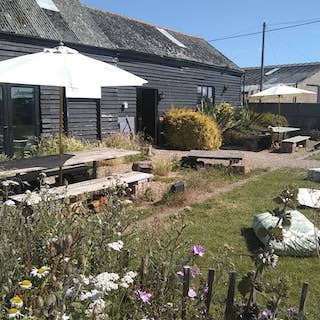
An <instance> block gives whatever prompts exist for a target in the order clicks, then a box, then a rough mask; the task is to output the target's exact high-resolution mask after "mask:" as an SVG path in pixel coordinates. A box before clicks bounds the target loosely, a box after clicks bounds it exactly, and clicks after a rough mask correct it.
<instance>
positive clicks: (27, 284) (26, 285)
mask: <svg viewBox="0 0 320 320" xmlns="http://www.w3.org/2000/svg"><path fill="white" fill-rule="evenodd" d="M19 284H20V287H21V289H25V290H27V289H31V288H32V282H31V281H30V280H23V281H21V282H19Z"/></svg>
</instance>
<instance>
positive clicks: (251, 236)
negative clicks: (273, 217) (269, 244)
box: [241, 228, 263, 253]
mask: <svg viewBox="0 0 320 320" xmlns="http://www.w3.org/2000/svg"><path fill="white" fill-rule="evenodd" d="M241 235H242V236H243V237H244V238H245V240H246V244H247V248H248V250H249V251H250V252H251V253H254V252H257V251H258V250H259V249H260V248H262V247H263V243H262V242H261V241H260V240H259V239H258V238H257V237H256V235H255V233H254V231H253V228H241Z"/></svg>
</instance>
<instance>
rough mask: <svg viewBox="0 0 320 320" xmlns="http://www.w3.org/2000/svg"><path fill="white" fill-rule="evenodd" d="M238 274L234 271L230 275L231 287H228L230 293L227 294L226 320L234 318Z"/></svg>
mask: <svg viewBox="0 0 320 320" xmlns="http://www.w3.org/2000/svg"><path fill="white" fill-rule="evenodd" d="M236 276H237V273H236V272H235V271H232V272H231V273H230V276H229V287H228V295H227V301H226V311H225V317H224V318H225V320H230V319H232V318H231V317H232V313H233V302H234V293H235V287H236Z"/></svg>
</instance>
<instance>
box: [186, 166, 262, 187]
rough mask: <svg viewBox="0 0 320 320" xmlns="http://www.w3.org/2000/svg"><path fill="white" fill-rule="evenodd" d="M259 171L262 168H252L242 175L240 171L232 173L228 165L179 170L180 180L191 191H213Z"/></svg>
mask: <svg viewBox="0 0 320 320" xmlns="http://www.w3.org/2000/svg"><path fill="white" fill-rule="evenodd" d="M261 172H263V170H254V171H251V172H250V173H249V174H246V175H244V174H241V173H233V172H231V171H230V169H229V168H228V167H225V168H218V169H217V168H201V169H198V170H193V169H183V170H181V173H182V180H183V181H184V182H185V183H186V186H187V188H188V189H190V190H192V191H201V192H214V191H215V190H216V189H217V188H221V187H225V186H226V185H229V184H232V183H234V182H236V181H239V180H243V179H247V178H250V177H252V176H254V175H257V174H259V173H261Z"/></svg>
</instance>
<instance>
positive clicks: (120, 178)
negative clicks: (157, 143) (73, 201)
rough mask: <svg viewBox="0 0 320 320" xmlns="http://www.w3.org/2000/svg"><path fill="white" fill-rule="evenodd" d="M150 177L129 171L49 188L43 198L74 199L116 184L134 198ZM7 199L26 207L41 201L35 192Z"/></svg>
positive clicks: (143, 191)
mask: <svg viewBox="0 0 320 320" xmlns="http://www.w3.org/2000/svg"><path fill="white" fill-rule="evenodd" d="M152 177H153V175H152V174H148V173H143V172H135V171H131V172H127V173H124V174H118V175H112V176H109V177H105V178H100V179H92V180H86V181H82V182H77V183H73V184H69V185H67V186H60V187H54V188H50V189H48V190H46V191H45V196H46V198H48V199H52V200H59V199H64V198H76V197H77V196H80V195H82V194H91V193H96V192H101V191H103V190H106V189H109V188H112V187H114V186H116V185H117V184H120V185H121V184H124V183H126V184H128V186H129V187H130V188H131V189H132V192H133V194H134V195H135V196H139V195H142V194H144V193H145V191H146V188H147V187H148V182H149V181H150V180H151V179H152ZM9 199H11V200H13V201H14V202H16V203H25V204H27V205H28V206H31V205H36V204H38V203H39V202H41V201H42V200H43V199H42V198H41V195H40V193H39V192H36V191H34V192H31V193H30V192H29V193H23V194H18V195H13V196H10V197H9Z"/></svg>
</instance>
